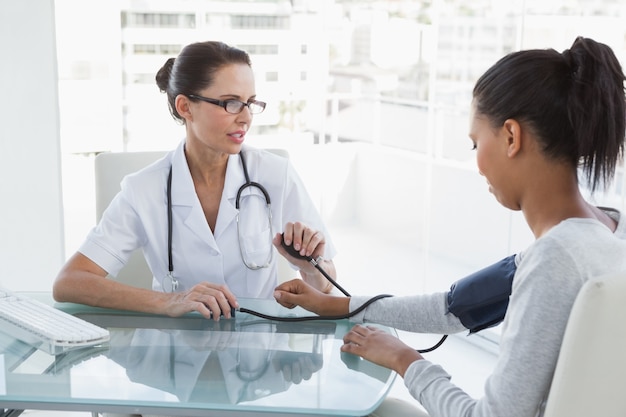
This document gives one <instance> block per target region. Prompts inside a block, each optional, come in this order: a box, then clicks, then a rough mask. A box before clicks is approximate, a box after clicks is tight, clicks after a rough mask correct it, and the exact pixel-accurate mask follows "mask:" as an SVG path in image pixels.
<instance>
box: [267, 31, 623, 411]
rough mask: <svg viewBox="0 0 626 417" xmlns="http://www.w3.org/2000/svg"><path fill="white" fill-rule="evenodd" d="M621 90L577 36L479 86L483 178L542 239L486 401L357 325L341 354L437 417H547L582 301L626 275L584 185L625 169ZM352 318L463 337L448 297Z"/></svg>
mask: <svg viewBox="0 0 626 417" xmlns="http://www.w3.org/2000/svg"><path fill="white" fill-rule="evenodd" d="M624 79H625V77H624V73H623V71H622V69H621V67H620V64H619V62H618V60H617V58H616V57H615V55H614V53H613V52H612V50H611V49H610V48H609V47H608V46H606V45H604V44H601V43H598V42H596V41H594V40H592V39H588V38H581V37H579V38H577V39H576V40H575V41H574V43H573V44H572V46H571V47H570V48H569V49H567V50H565V51H564V52H562V53H559V52H557V51H555V50H553V49H547V50H525V51H519V52H514V53H511V54H509V55H507V56H505V57H503V58H502V59H500V60H499V61H498V62H497V63H496V64H495V65H493V66H492V67H491V68H490V69H489V70H487V72H486V73H485V74H484V75H482V76H481V77H480V79H479V80H478V81H477V83H476V85H475V87H474V91H473V100H472V106H471V111H472V114H471V123H470V131H469V137H470V139H471V142H472V145H473V149H474V150H475V151H476V162H477V164H478V168H479V171H480V174H481V175H483V176H484V177H485V179H486V181H487V186H488V187H489V191H490V192H491V193H492V194H493V195H494V197H495V198H496V199H497V200H498V201H499V202H500V204H502V205H503V206H504V207H506V208H508V209H511V210H521V211H522V212H523V214H524V216H525V219H526V222H527V223H528V226H529V227H530V229H531V231H532V233H533V234H534V236H535V238H536V240H535V242H534V243H533V244H532V245H530V246H529V247H528V248H527V249H526V250H525V251H523V252H522V253H520V254H518V255H517V256H516V258H515V264H516V267H517V270H516V271H515V275H514V279H513V286H512V289H511V297H510V301H509V303H508V308H507V310H506V316H505V318H504V323H503V328H502V336H501V340H500V353H499V357H498V361H497V364H496V367H495V369H494V371H493V373H492V374H491V375H490V376H489V378H488V379H487V382H486V384H485V394H484V397H483V398H480V399H475V398H471V397H470V396H469V395H468V394H467V393H465V392H464V391H463V390H461V389H460V388H459V387H457V386H455V385H454V384H453V383H452V382H451V381H450V379H451V376H450V375H449V374H448V373H447V372H446V371H445V370H444V369H443V368H442V367H441V366H438V365H436V364H433V363H431V362H429V361H428V360H426V359H424V358H423V357H422V355H421V354H420V353H418V352H417V351H416V350H414V349H413V348H411V347H409V346H407V345H405V344H404V343H403V342H402V341H400V340H399V339H397V338H396V337H394V336H392V335H390V334H389V333H386V332H384V331H381V330H378V329H377V328H375V327H371V326H367V325H356V326H354V328H353V329H352V330H351V331H350V332H349V333H348V334H346V336H345V337H344V345H343V346H342V348H341V349H342V351H343V352H347V353H351V354H355V355H358V356H361V357H363V358H365V359H368V360H370V361H372V362H374V363H377V364H379V365H382V366H385V367H387V368H390V369H393V370H394V371H396V372H397V373H398V374H399V375H401V376H402V377H403V378H404V382H405V385H406V386H407V387H408V389H409V391H410V392H411V395H412V396H413V397H414V398H415V399H416V400H417V401H418V402H419V403H421V405H422V406H423V407H424V408H425V409H426V410H427V411H428V414H429V415H430V416H432V417H460V416H483V417H486V416H493V417H502V416H507V417H532V416H537V415H539V416H541V415H542V414H543V410H544V406H545V401H546V399H547V395H548V392H549V388H550V383H551V380H552V375H553V373H554V369H555V366H556V362H557V358H558V354H559V348H560V346H561V342H562V338H563V333H564V331H565V326H566V323H567V320H568V317H569V312H570V309H571V307H572V304H573V302H574V300H575V298H576V296H577V294H578V291H579V290H580V288H581V286H582V285H583V284H584V283H585V281H587V280H588V279H590V278H593V277H595V276H599V275H602V274H605V273H608V272H611V271H615V270H625V269H626V240H625V239H626V222H625V221H624V220H623V216H621V214H620V213H619V212H618V211H616V210H612V209H608V208H598V207H595V206H593V205H592V204H590V203H589V202H587V201H586V200H585V198H584V197H583V195H582V193H581V191H580V184H581V183H583V182H586V185H588V186H589V188H590V189H591V191H597V190H598V189H601V188H603V187H605V186H607V185H609V183H610V182H611V180H612V179H613V177H614V174H615V168H616V165H617V164H618V163H620V162H621V160H622V157H623V152H624V139H625V137H624V136H625V129H626V126H625V119H626V105H625V97H624ZM579 169H580V172H581V174H584V177H583V178H579V176H578V175H579ZM274 297H275V298H276V300H277V301H278V302H279V303H280V304H282V305H283V306H286V307H294V306H296V305H300V306H302V307H304V308H305V309H307V310H310V311H313V312H315V313H318V314H322V315H338V314H346V313H348V312H349V311H353V310H355V309H356V308H358V307H359V306H360V305H361V304H363V303H364V302H365V301H366V300H367V298H368V297H351V298H350V297H336V296H332V295H327V294H323V293H321V292H319V291H317V290H316V289H314V288H312V287H311V286H309V285H307V284H306V283H305V282H303V281H302V280H294V281H289V282H286V283H284V284H282V285H280V286H278V287H277V288H276V291H275V293H274ZM355 319H356V320H358V321H361V322H365V323H366V322H376V323H381V324H385V325H388V326H393V327H396V328H398V329H402V330H408V331H414V332H429V333H442V334H448V333H453V332H460V331H463V330H464V329H465V327H464V326H462V325H460V323H459V320H458V318H456V317H454V316H453V315H452V314H449V311H448V298H447V294H444V293H439V294H429V295H416V296H406V297H395V298H385V299H382V300H379V301H377V302H375V303H373V304H372V305H370V306H369V307H367V308H366V309H365V310H364V311H363V312H361V313H359V314H358V315H356V316H355ZM416 415H417V414H416Z"/></svg>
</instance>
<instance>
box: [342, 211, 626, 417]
mask: <svg viewBox="0 0 626 417" xmlns="http://www.w3.org/2000/svg"><path fill="white" fill-rule="evenodd" d="M607 213H608V214H609V215H611V216H612V217H613V218H615V219H617V220H618V221H619V223H618V227H617V230H616V231H615V234H613V233H611V232H610V231H609V229H608V228H606V227H605V226H604V225H602V224H601V223H600V222H598V221H595V220H591V219H568V220H566V221H563V222H562V223H560V224H559V225H557V226H555V227H553V228H552V229H551V230H550V231H549V232H548V233H546V234H545V235H544V236H542V237H541V238H539V239H537V240H536V241H535V242H534V243H533V244H532V245H531V246H530V247H528V248H527V249H526V250H525V251H524V252H522V253H521V254H519V255H518V256H517V257H516V264H517V271H516V273H515V278H514V280H513V288H512V293H511V298H510V302H509V307H508V310H507V313H506V316H505V319H504V322H503V327H502V335H501V339H500V349H499V350H500V353H499V356H498V360H497V363H496V366H495V369H494V371H493V373H492V374H491V375H490V376H489V377H488V379H487V381H486V383H485V395H484V397H483V398H480V399H474V398H471V397H470V396H469V395H468V394H467V393H465V392H464V391H463V390H461V389H460V388H459V387H457V386H456V385H454V384H453V383H452V382H451V381H450V378H451V377H450V375H448V374H447V373H446V371H445V370H444V369H443V368H442V367H441V366H439V365H436V364H433V363H432V362H429V361H428V360H418V361H415V362H413V363H412V364H411V365H410V366H409V368H408V369H407V371H406V373H405V375H404V383H405V385H406V386H407V388H408V389H409V391H410V392H411V395H412V396H413V397H415V398H416V399H417V400H418V401H419V402H420V403H421V404H422V405H423V406H424V408H426V410H427V411H428V413H429V414H430V416H431V417H462V416H472V417H478V416H480V417H488V416H490V417H504V416H506V417H533V416H541V415H542V414H543V408H544V406H545V401H546V399H547V395H548V391H549V389H550V383H551V380H552V375H553V373H554V369H555V366H556V362H557V358H558V354H559V349H560V346H561V341H562V339H563V334H564V331H565V326H566V324H567V319H568V317H569V313H570V310H571V307H572V305H573V303H574V299H575V298H576V295H577V294H578V291H579V290H580V288H581V286H582V285H583V283H584V282H585V281H587V280H588V279H590V278H593V277H596V276H599V275H602V274H605V273H609V272H611V271H616V270H620V269H622V270H626V221H624V220H623V216H620V215H619V213H616V212H614V211H607ZM367 299H368V297H353V298H352V299H351V301H350V309H351V310H354V309H356V308H357V307H358V306H360V305H361V304H363V303H364V302H365V300H367ZM353 320H356V321H361V322H376V323H381V324H385V325H388V326H391V327H395V328H397V329H401V330H407V331H413V332H421V333H425V332H430V333H440V334H450V333H456V332H461V331H463V330H465V329H464V327H463V325H462V324H461V323H460V321H459V320H458V319H457V318H456V317H455V316H453V315H452V314H449V313H447V297H446V293H435V294H429V295H418V296H409V297H394V298H387V299H382V300H379V301H377V302H375V303H373V304H372V305H371V306H369V307H368V308H367V309H366V310H365V311H364V312H362V313H360V314H359V315H357V316H355V317H354V318H353ZM590 360H591V358H590Z"/></svg>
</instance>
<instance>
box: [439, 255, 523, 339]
mask: <svg viewBox="0 0 626 417" xmlns="http://www.w3.org/2000/svg"><path fill="white" fill-rule="evenodd" d="M516 269H517V267H516V266H515V255H511V256H509V257H506V258H504V259H502V260H501V261H499V262H496V263H495V264H493V265H491V266H488V267H487V268H484V269H481V270H480V271H477V272H474V273H473V274H471V275H468V276H467V277H465V278H462V279H460V280H459V281H457V282H455V283H454V284H452V286H451V287H450V292H449V293H448V311H449V312H450V313H452V314H454V315H455V316H457V317H458V318H459V320H461V323H462V324H463V325H464V326H465V327H466V328H467V329H469V331H470V333H475V332H478V331H480V330H483V329H486V328H488V327H492V326H495V325H497V324H499V323H500V322H501V321H502V320H504V315H505V314H506V309H507V307H508V306H509V296H510V295H511V287H512V285H513V276H514V275H515V271H516Z"/></svg>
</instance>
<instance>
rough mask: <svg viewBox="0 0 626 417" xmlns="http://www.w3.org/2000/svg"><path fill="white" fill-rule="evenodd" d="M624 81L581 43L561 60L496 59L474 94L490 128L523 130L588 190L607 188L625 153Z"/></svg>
mask: <svg viewBox="0 0 626 417" xmlns="http://www.w3.org/2000/svg"><path fill="white" fill-rule="evenodd" d="M624 80H625V78H624V73H623V72H622V68H621V66H620V64H619V61H618V60H617V58H616V57H615V55H614V53H613V51H612V50H611V48H609V47H608V46H607V45H604V44H602V43H598V42H596V41H594V40H592V39H588V38H582V37H578V38H576V40H575V41H574V43H573V44H572V46H571V47H570V49H567V50H565V51H564V52H563V53H559V52H557V51H555V50H554V49H546V50H540V49H533V50H526V51H519V52H514V53H511V54H509V55H507V56H505V57H504V58H502V59H500V60H499V61H498V62H497V63H496V64H495V65H493V66H492V67H491V68H490V69H489V70H487V72H485V74H483V75H482V76H481V77H480V79H479V80H478V81H477V83H476V85H475V87H474V92H473V96H474V104H475V106H476V107H475V108H476V111H477V112H479V113H481V114H483V115H485V116H487V117H488V118H489V119H490V121H491V123H492V124H493V125H494V126H501V125H502V124H503V123H504V121H505V120H506V119H516V120H517V121H519V122H520V123H525V124H526V125H527V126H528V127H529V128H530V129H532V130H533V132H534V133H535V134H536V135H537V137H538V139H539V141H540V144H541V147H542V150H543V151H544V153H545V154H546V155H547V156H548V157H550V158H554V159H555V160H561V161H566V162H569V163H570V164H572V166H573V167H574V168H576V167H578V165H579V164H580V165H581V166H582V168H583V171H584V172H585V174H586V177H587V180H588V182H589V184H590V186H591V190H592V191H595V190H596V189H597V188H598V187H599V186H600V185H603V186H604V187H606V186H608V184H609V183H610V180H611V179H612V178H613V175H614V174H615V168H616V165H617V163H618V161H619V160H621V158H622V157H623V153H624V137H625V134H626V100H625V97H624Z"/></svg>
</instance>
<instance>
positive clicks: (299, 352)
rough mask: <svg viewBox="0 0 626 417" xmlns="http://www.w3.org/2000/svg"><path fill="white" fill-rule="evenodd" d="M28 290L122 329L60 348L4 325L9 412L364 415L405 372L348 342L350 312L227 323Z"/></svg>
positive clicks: (278, 312)
mask: <svg viewBox="0 0 626 417" xmlns="http://www.w3.org/2000/svg"><path fill="white" fill-rule="evenodd" d="M27 295H28V296H31V297H33V298H36V299H39V300H41V301H44V302H47V303H49V304H51V305H54V306H55V307H57V308H59V309H62V310H64V311H67V312H69V313H71V314H74V315H76V316H78V317H81V318H84V319H85V320H87V321H90V322H92V323H95V324H98V325H100V326H102V327H106V328H108V329H109V331H110V333H111V340H110V341H109V342H108V343H107V344H105V345H102V346H94V347H89V348H82V349H77V350H73V351H69V352H66V353H63V354H59V355H56V356H53V355H49V354H47V353H45V352H43V351H41V350H37V349H33V348H32V347H31V346H29V345H26V344H24V343H23V342H21V341H19V340H16V339H15V338H13V337H11V336H10V335H8V334H5V333H2V332H0V416H11V415H19V411H14V410H27V409H45V410H65V411H90V412H94V411H95V412H115V413H128V414H133V413H136V414H142V413H146V414H161V415H168V416H258V415H282V416H299V417H302V416H323V415H327V416H328V415H329V416H365V415H368V414H369V413H371V412H372V411H373V410H375V409H376V408H377V407H378V405H379V404H380V403H381V402H382V400H383V399H384V397H385V396H386V395H387V393H388V392H389V389H390V388H391V385H392V383H393V381H394V379H395V376H396V374H395V373H394V372H392V371H390V370H388V369H386V368H382V367H380V366H377V365H374V364H373V363H371V362H368V361H366V360H363V359H361V358H359V357H357V356H354V355H350V354H345V353H341V352H340V350H339V348H340V346H341V345H342V338H343V335H344V334H345V333H346V332H347V331H348V330H349V329H350V328H351V327H352V323H350V322H349V321H348V320H339V321H306V322H291V323H290V322H278V321H267V320H264V319H260V318H257V317H255V316H252V315H249V314H245V313H240V312H237V315H236V317H235V318H234V319H230V320H221V321H220V322H218V323H216V322H214V321H209V320H206V319H204V318H202V317H200V316H199V315H196V314H190V315H187V316H184V317H181V318H169V317H162V316H150V315H142V314H137V313H130V312H123V311H116V310H107V309H99V308H93V307H87V306H83V305H78V304H69V303H67V304H66V303H56V304H55V303H54V301H53V300H52V298H51V296H50V294H40V293H28V294H27ZM240 304H241V306H242V307H246V308H248V309H251V310H255V311H260V312H263V313H265V314H270V315H274V316H281V317H284V316H295V315H310V313H308V312H306V311H305V310H302V309H294V310H288V309H285V308H283V307H281V306H280V305H278V304H277V303H276V302H274V301H273V300H250V299H242V300H240ZM387 330H388V331H390V332H393V333H394V334H395V331H394V330H393V329H387Z"/></svg>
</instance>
